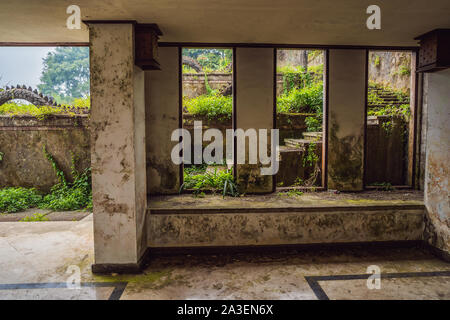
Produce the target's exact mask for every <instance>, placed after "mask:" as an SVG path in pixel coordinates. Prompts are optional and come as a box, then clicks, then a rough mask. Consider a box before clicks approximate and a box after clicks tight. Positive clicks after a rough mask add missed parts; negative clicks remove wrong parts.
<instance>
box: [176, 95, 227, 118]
mask: <svg viewBox="0 0 450 320" xmlns="http://www.w3.org/2000/svg"><path fill="white" fill-rule="evenodd" d="M183 106H185V107H186V109H187V110H188V112H189V113H191V114H195V115H199V116H206V117H208V119H231V114H232V111H233V98H232V97H231V96H222V95H219V94H213V95H202V96H198V97H195V98H192V99H188V98H186V97H183Z"/></svg>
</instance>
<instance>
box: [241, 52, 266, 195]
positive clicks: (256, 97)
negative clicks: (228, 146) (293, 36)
mask: <svg viewBox="0 0 450 320" xmlns="http://www.w3.org/2000/svg"><path fill="white" fill-rule="evenodd" d="M235 58H236V71H235V77H236V88H235V90H236V96H235V98H236V126H235V129H243V130H244V131H245V130H247V129H250V128H254V129H256V130H259V129H267V130H268V133H269V134H270V129H272V128H273V117H274V112H273V107H274V106H273V103H274V99H273V88H274V49H272V48H237V49H236V57H235ZM249 141H250V139H247V142H246V148H247V149H246V150H237V153H238V154H239V152H245V153H246V159H247V160H246V161H247V163H248V146H249V143H250V142H249ZM268 144H269V146H268V149H269V150H270V138H268ZM258 150H259V149H258ZM260 167H261V164H253V165H252V164H240V165H237V182H238V184H239V187H240V189H241V191H245V192H251V193H265V192H271V191H272V181H273V176H272V175H261V174H260Z"/></svg>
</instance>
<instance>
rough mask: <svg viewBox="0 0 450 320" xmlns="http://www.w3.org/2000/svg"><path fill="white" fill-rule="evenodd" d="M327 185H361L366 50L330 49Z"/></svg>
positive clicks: (347, 188) (345, 187)
mask: <svg viewBox="0 0 450 320" xmlns="http://www.w3.org/2000/svg"><path fill="white" fill-rule="evenodd" d="M328 62H329V68H328V77H329V78H328V157H327V158H328V188H329V189H337V190H341V191H358V190H362V189H363V188H364V185H363V180H364V179H363V173H364V131H365V127H364V126H365V108H366V106H365V104H366V81H367V80H366V79H367V77H366V72H367V70H366V63H367V54H366V50H347V49H331V50H329V60H328Z"/></svg>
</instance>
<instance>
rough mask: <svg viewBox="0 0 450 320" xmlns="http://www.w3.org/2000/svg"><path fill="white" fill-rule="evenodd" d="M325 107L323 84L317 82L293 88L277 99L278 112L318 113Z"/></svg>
mask: <svg viewBox="0 0 450 320" xmlns="http://www.w3.org/2000/svg"><path fill="white" fill-rule="evenodd" d="M322 107H323V84H322V83H317V84H314V85H312V86H309V87H304V88H301V89H298V88H293V89H292V90H291V91H290V92H289V93H287V94H282V95H281V96H279V97H278V99H277V112H290V113H318V112H322Z"/></svg>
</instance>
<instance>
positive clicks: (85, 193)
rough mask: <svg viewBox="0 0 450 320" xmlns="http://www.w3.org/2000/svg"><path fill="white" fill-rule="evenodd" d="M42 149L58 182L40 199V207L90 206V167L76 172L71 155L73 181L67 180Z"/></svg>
mask: <svg viewBox="0 0 450 320" xmlns="http://www.w3.org/2000/svg"><path fill="white" fill-rule="evenodd" d="M43 151H44V154H45V156H46V158H47V159H48V161H49V162H50V163H51V164H52V167H53V170H54V171H55V174H56V176H57V177H58V180H59V183H58V184H56V185H54V186H53V187H52V188H51V190H50V193H49V194H48V195H46V196H45V197H44V198H43V199H42V202H41V205H40V207H41V208H47V209H52V210H77V209H82V208H88V209H90V208H92V186H91V168H87V169H85V170H84V171H83V172H78V171H77V170H76V167H75V157H74V156H73V155H72V165H71V173H72V176H73V182H69V181H67V178H66V176H65V174H64V172H63V171H62V170H61V169H60V168H59V167H58V164H57V163H56V161H55V159H54V158H53V157H52V155H51V154H49V153H48V152H47V150H46V149H45V147H44V149H43Z"/></svg>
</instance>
